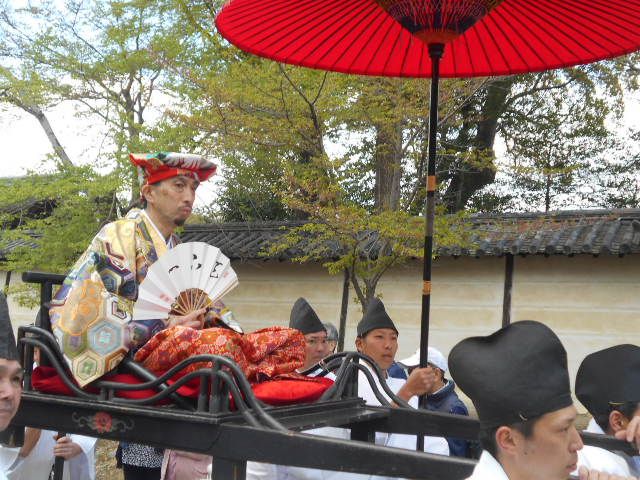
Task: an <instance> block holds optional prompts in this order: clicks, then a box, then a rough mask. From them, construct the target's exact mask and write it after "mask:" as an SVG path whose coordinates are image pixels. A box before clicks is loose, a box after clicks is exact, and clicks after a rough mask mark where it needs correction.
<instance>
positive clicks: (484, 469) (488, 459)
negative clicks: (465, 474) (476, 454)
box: [468, 450, 509, 480]
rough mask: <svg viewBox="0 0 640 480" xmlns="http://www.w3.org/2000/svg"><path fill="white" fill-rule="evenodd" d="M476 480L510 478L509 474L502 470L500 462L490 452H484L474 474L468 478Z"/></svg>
mask: <svg viewBox="0 0 640 480" xmlns="http://www.w3.org/2000/svg"><path fill="white" fill-rule="evenodd" d="M476 479H477V480H484V479H491V480H509V477H507V474H506V472H505V471H504V469H503V468H502V465H500V462H498V461H497V460H496V459H495V458H494V457H493V455H491V454H490V453H489V452H487V451H486V450H483V451H482V455H480V459H479V460H478V463H477V464H476V467H475V468H474V469H473V474H472V475H471V476H470V477H469V478H468V480H476Z"/></svg>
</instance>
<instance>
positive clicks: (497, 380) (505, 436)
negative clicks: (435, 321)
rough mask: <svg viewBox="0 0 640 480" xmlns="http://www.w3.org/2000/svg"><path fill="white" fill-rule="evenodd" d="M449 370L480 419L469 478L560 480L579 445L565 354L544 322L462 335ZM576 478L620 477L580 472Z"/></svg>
mask: <svg viewBox="0 0 640 480" xmlns="http://www.w3.org/2000/svg"><path fill="white" fill-rule="evenodd" d="M449 370H450V372H451V375H452V376H453V379H454V380H455V381H456V383H457V384H458V386H459V387H460V388H461V389H462V391H464V392H465V393H466V394H467V395H468V396H469V397H470V398H471V400H472V401H473V404H474V405H475V407H476V410H477V412H478V417H479V419H480V442H481V444H482V447H483V452H482V455H481V456H480V460H479V462H478V464H477V465H476V467H475V469H474V471H473V474H472V475H471V477H469V480H485V479H486V480H566V479H567V478H569V476H570V475H571V473H572V472H574V471H575V470H576V467H577V464H578V451H579V450H580V449H581V448H582V447H583V444H582V439H581V438H580V434H579V433H578V431H577V430H576V427H575V420H576V415H577V411H576V409H575V407H574V406H573V403H572V399H571V391H570V388H569V372H568V370H567V354H566V351H565V349H564V347H563V346H562V343H561V342H560V340H559V339H558V337H557V336H556V335H555V334H554V333H553V332H552V331H551V330H550V329H549V328H548V327H546V326H545V325H543V324H541V323H538V322H534V321H522V322H516V323H513V324H511V325H509V326H507V327H504V328H502V329H500V330H498V331H497V332H495V333H493V334H492V335H489V336H487V337H473V338H467V339H465V340H463V341H461V342H460V343H458V344H457V345H456V346H455V347H454V348H453V349H452V350H451V353H450V354H449ZM579 478H580V479H581V480H613V479H621V478H624V477H618V476H614V475H608V474H606V473H600V472H597V471H594V470H588V469H586V468H584V467H581V468H580V471H579Z"/></svg>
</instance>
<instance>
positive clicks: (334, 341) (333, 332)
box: [323, 322, 338, 357]
mask: <svg viewBox="0 0 640 480" xmlns="http://www.w3.org/2000/svg"><path fill="white" fill-rule="evenodd" d="M323 325H324V329H325V330H326V331H327V351H326V353H325V356H327V357H328V356H329V355H333V354H334V353H336V347H337V346H338V329H337V328H336V327H335V325H334V324H333V323H331V322H326V323H323Z"/></svg>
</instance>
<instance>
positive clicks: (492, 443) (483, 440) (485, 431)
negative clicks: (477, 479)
mask: <svg viewBox="0 0 640 480" xmlns="http://www.w3.org/2000/svg"><path fill="white" fill-rule="evenodd" d="M539 419H540V417H535V418H532V419H530V420H527V421H526V422H516V423H512V424H511V425H504V426H505V427H509V428H513V429H514V430H517V431H518V432H520V433H521V434H522V435H523V436H524V438H530V437H531V435H533V427H535V425H536V423H537V422H538V420H539ZM502 426H503V425H499V426H497V427H491V428H481V429H480V435H479V436H478V440H480V445H481V446H482V449H483V450H486V451H487V452H489V453H490V454H491V455H492V456H493V458H495V459H497V458H498V445H497V444H496V432H497V431H498V428H500V427H502Z"/></svg>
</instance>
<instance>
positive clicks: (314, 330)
mask: <svg viewBox="0 0 640 480" xmlns="http://www.w3.org/2000/svg"><path fill="white" fill-rule="evenodd" d="M289 327H290V328H295V329H296V330H299V331H300V332H302V334H303V335H304V344H305V349H304V364H303V365H302V367H301V368H299V369H298V370H299V371H300V372H304V371H305V370H307V369H308V368H311V367H313V366H314V365H316V364H317V363H318V362H320V360H322V359H323V358H324V357H326V355H327V331H326V330H325V328H324V325H323V324H322V322H321V321H320V318H319V317H318V314H317V313H316V311H315V310H314V309H313V308H312V307H311V305H309V302H307V300H306V299H304V298H302V297H300V298H299V299H298V300H296V302H295V303H294V304H293V308H292V309H291V315H290V316H289Z"/></svg>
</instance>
